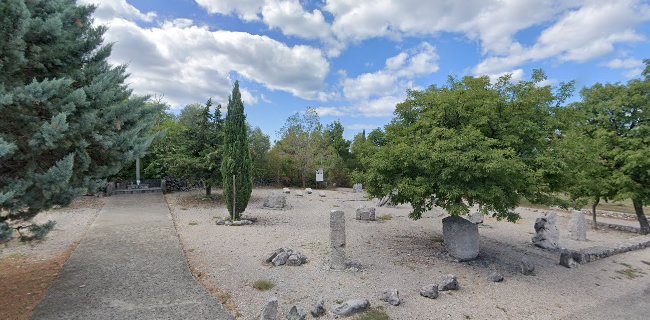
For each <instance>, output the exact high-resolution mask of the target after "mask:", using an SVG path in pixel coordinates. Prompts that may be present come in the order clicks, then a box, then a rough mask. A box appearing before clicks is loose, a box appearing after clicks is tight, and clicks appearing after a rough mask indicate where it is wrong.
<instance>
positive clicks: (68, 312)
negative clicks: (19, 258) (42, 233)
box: [33, 193, 232, 319]
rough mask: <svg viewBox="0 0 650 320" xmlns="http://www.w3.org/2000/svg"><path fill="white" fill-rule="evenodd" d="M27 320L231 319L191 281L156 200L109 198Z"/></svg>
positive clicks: (160, 201)
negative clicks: (32, 319) (31, 319)
mask: <svg viewBox="0 0 650 320" xmlns="http://www.w3.org/2000/svg"><path fill="white" fill-rule="evenodd" d="M33 318H34V319H232V317H231V316H230V315H229V314H228V313H227V312H226V311H225V310H224V308H223V307H222V306H221V304H219V302H217V301H216V300H214V299H213V298H212V297H211V296H210V295H209V294H208V293H207V291H205V289H204V288H203V287H202V286H201V285H200V284H199V283H198V282H196V280H195V279H194V278H193V277H192V275H191V273H190V270H189V268H188V266H187V262H186V260H185V257H184V256H183V253H182V249H181V245H180V242H179V240H178V236H177V235H176V231H175V229H174V225H173V222H172V219H171V215H170V213H169V209H168V208H167V205H166V203H165V200H164V199H163V196H162V194H160V193H157V194H142V195H122V196H113V197H110V198H109V199H108V201H107V203H106V205H105V207H104V208H102V210H101V212H100V213H99V216H98V217H97V219H96V220H95V222H94V223H93V224H92V226H91V227H90V229H89V230H88V232H87V234H86V237H85V238H84V239H83V240H82V242H81V243H80V244H79V246H78V247H77V249H76V250H75V252H74V253H73V254H72V256H71V257H70V260H68V262H67V263H66V265H65V266H64V267H63V270H62V271H61V274H60V275H59V278H58V280H57V281H56V282H55V283H54V285H53V286H52V288H50V290H49V291H48V293H47V295H46V297H45V298H44V299H43V301H41V303H40V304H39V305H38V306H37V307H36V310H35V311H34V314H33Z"/></svg>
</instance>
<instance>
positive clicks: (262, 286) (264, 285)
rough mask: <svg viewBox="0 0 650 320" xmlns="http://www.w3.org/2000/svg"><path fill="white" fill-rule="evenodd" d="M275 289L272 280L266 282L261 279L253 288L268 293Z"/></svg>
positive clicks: (254, 283)
mask: <svg viewBox="0 0 650 320" xmlns="http://www.w3.org/2000/svg"><path fill="white" fill-rule="evenodd" d="M274 287H275V283H273V282H272V281H271V280H264V279H260V280H257V281H255V282H253V288H255V289H257V290H259V291H267V290H271V289H273V288H274Z"/></svg>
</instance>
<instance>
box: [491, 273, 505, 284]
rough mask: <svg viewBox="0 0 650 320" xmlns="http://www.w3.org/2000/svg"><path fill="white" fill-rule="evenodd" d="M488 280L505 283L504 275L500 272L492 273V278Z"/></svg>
mask: <svg viewBox="0 0 650 320" xmlns="http://www.w3.org/2000/svg"><path fill="white" fill-rule="evenodd" d="M488 279H489V280H490V281H492V282H501V281H503V275H502V274H500V273H498V272H492V273H490V276H488Z"/></svg>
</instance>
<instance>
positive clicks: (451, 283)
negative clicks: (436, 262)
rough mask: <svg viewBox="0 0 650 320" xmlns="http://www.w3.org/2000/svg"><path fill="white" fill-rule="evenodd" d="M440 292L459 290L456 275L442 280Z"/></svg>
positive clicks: (450, 275)
mask: <svg viewBox="0 0 650 320" xmlns="http://www.w3.org/2000/svg"><path fill="white" fill-rule="evenodd" d="M438 285H439V287H440V291H447V290H458V280H457V279H456V276H455V275H452V274H449V275H447V276H445V277H444V278H442V280H440V283H439V284H438Z"/></svg>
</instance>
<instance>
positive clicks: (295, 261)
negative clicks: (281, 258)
mask: <svg viewBox="0 0 650 320" xmlns="http://www.w3.org/2000/svg"><path fill="white" fill-rule="evenodd" d="M301 264H302V260H301V259H300V257H299V256H298V255H297V254H295V253H294V254H292V255H290V256H289V259H287V265H288V266H296V267H297V266H300V265H301Z"/></svg>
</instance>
